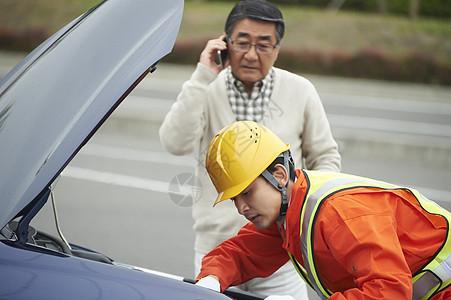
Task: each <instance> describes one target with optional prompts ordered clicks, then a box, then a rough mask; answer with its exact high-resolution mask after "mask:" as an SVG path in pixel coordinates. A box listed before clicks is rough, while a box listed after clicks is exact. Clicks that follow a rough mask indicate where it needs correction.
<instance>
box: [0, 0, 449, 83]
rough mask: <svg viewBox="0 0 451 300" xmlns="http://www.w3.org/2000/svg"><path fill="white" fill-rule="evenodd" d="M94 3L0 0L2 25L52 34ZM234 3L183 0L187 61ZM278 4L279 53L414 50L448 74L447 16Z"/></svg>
mask: <svg viewBox="0 0 451 300" xmlns="http://www.w3.org/2000/svg"><path fill="white" fill-rule="evenodd" d="M97 3H98V1H97V0H37V1H30V0H1V2H0V30H1V29H2V28H13V29H15V30H28V29H30V28H34V29H36V28H38V29H40V30H41V31H44V32H45V33H46V34H47V35H50V34H53V33H54V32H56V31H57V30H58V29H59V28H61V27H62V26H63V25H65V24H66V23H68V22H69V21H71V20H72V19H74V18H76V17H78V16H79V15H80V14H82V13H83V12H84V11H86V10H88V9H89V8H91V7H92V6H94V5H95V4H97ZM233 5H234V3H233V2H205V1H202V0H187V1H186V3H185V11H184V16H183V20H182V25H181V28H180V33H179V36H178V39H177V42H176V46H177V44H179V45H182V44H186V45H195V46H196V48H195V49H191V51H190V52H189V53H191V54H190V56H192V57H191V60H190V61H185V62H186V63H192V62H193V61H196V60H197V59H198V55H199V54H200V50H199V49H202V48H203V47H204V45H205V43H206V41H207V40H208V39H210V38H215V37H218V36H219V35H220V34H221V33H222V32H223V30H224V29H223V27H224V23H225V19H226V17H227V15H228V13H229V11H230V9H231V8H232V6H233ZM279 7H280V9H281V11H282V13H283V15H284V18H285V20H286V34H285V37H284V39H283V43H282V50H281V53H283V52H284V51H286V52H287V53H315V54H316V53H320V55H321V57H323V58H322V60H323V61H324V57H326V59H325V60H328V59H330V58H329V57H332V59H333V58H334V57H344V56H352V55H354V54H356V55H358V53H362V52H370V53H376V54H377V55H382V56H384V57H388V58H389V59H393V60H396V59H397V58H402V57H407V56H409V55H410V56H412V55H414V56H415V57H416V56H419V57H427V58H428V59H429V60H431V61H433V62H434V64H435V63H436V64H438V65H445V66H447V68H448V69H446V68H445V77H446V76H448V75H449V76H448V77H451V74H448V73H449V71H448V70H449V69H450V68H451V55H450V53H451V21H450V20H443V19H442V20H439V19H426V18H419V19H417V20H415V21H411V20H409V19H407V18H405V17H399V16H383V15H378V14H369V13H356V12H345V11H338V12H331V11H327V10H320V9H312V8H305V7H298V6H283V5H282V6H279ZM186 45H185V47H187V46H186ZM191 48H193V47H191ZM175 54H177V53H176V51H174V55H175ZM298 55H299V54H298Z"/></svg>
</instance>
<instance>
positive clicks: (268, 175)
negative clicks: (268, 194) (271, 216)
mask: <svg viewBox="0 0 451 300" xmlns="http://www.w3.org/2000/svg"><path fill="white" fill-rule="evenodd" d="M282 155H283V166H284V167H285V169H286V170H287V173H288V180H287V183H286V184H285V186H283V187H279V182H278V181H277V179H276V178H275V177H274V176H273V175H272V174H271V172H269V171H268V169H266V170H264V171H263V173H262V176H263V177H264V178H265V179H266V180H267V181H268V182H269V183H271V184H272V185H273V186H274V187H275V188H276V189H277V190H278V191H280V193H281V194H282V203H281V205H280V214H279V216H278V217H277V219H276V221H280V220H281V219H282V218H283V217H285V215H286V214H287V209H288V194H287V188H288V184H289V183H290V166H289V163H288V162H289V152H288V151H285V152H283V153H281V154H280V156H282Z"/></svg>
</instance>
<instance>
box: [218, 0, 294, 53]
mask: <svg viewBox="0 0 451 300" xmlns="http://www.w3.org/2000/svg"><path fill="white" fill-rule="evenodd" d="M243 19H253V20H258V21H264V22H271V23H274V24H275V25H276V38H277V44H279V43H280V41H281V40H282V38H283V35H284V33H285V23H284V21H283V16H282V13H281V12H280V10H279V9H278V8H277V7H276V6H275V5H274V4H272V3H269V2H268V1H266V0H245V1H240V2H238V3H237V4H236V5H235V6H234V7H233V8H232V10H231V11H230V14H229V16H228V17H227V20H226V23H225V33H226V34H227V36H230V35H231V34H232V32H233V30H234V29H235V24H236V23H237V22H239V21H241V20H243Z"/></svg>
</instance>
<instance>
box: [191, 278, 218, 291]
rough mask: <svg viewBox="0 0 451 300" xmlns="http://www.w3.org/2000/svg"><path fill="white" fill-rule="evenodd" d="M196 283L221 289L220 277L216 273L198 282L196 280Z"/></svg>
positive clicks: (208, 287)
mask: <svg viewBox="0 0 451 300" xmlns="http://www.w3.org/2000/svg"><path fill="white" fill-rule="evenodd" d="M196 285H198V286H201V287H204V288H207V289H210V290H213V291H216V292H220V291H221V285H220V284H219V280H218V277H216V276H214V275H209V276H207V277H204V278H202V279H200V280H199V281H198V282H196Z"/></svg>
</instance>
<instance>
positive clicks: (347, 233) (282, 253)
mask: <svg viewBox="0 0 451 300" xmlns="http://www.w3.org/2000/svg"><path fill="white" fill-rule="evenodd" d="M296 174H297V176H298V179H297V181H296V182H295V184H294V186H293V190H292V195H291V200H290V206H289V208H288V210H287V214H286V218H285V225H282V226H280V229H279V227H278V226H277V224H276V223H274V224H272V226H271V227H270V228H268V229H267V230H264V231H259V230H257V228H256V227H255V226H254V225H253V224H252V223H248V224H247V225H245V226H244V227H243V228H242V229H241V230H240V232H239V233H238V235H237V236H235V237H232V238H230V239H229V240H226V241H225V242H223V243H221V244H220V245H218V246H217V247H216V248H214V249H213V250H212V251H211V252H210V253H208V254H207V255H206V256H205V257H204V259H203V261H202V269H201V272H200V273H199V275H198V277H197V279H200V278H203V277H205V276H208V275H216V276H218V278H219V282H220V284H221V290H222V291H223V290H225V289H226V288H228V287H229V286H234V285H239V284H241V283H244V282H246V281H248V280H250V279H252V278H255V277H267V276H269V275H271V274H272V273H273V272H275V271H276V270H277V269H278V268H279V267H281V266H282V265H283V264H284V263H286V262H287V260H288V259H289V257H288V254H287V251H288V252H289V253H291V254H292V255H293V256H294V258H296V260H297V262H299V263H300V264H301V265H303V259H302V253H301V250H300V249H301V248H300V211H301V207H302V204H303V201H304V198H305V194H306V192H307V188H308V182H307V180H306V178H305V177H304V174H303V172H301V171H300V170H296ZM409 195H410V194H409V193H408V192H406V191H404V190H380V189H374V188H354V189H351V190H345V191H341V192H338V193H336V194H334V195H333V196H331V197H330V198H329V199H327V200H326V201H325V202H324V203H323V205H322V207H321V208H320V211H319V213H318V215H317V220H316V223H315V227H314V254H315V261H316V267H317V269H318V274H319V277H320V278H321V280H322V282H323V283H324V284H325V286H326V287H327V289H328V290H329V291H331V292H333V294H332V296H330V297H329V299H411V298H412V274H414V273H415V272H416V271H418V270H419V269H420V268H421V267H422V266H423V265H424V264H426V262H427V261H428V260H429V258H430V257H431V256H433V254H434V253H435V252H436V251H437V250H438V249H439V247H440V246H441V245H442V244H443V241H444V239H445V237H446V234H447V224H446V221H445V220H444V219H443V218H441V217H438V216H433V215H431V214H428V213H427V212H425V211H424V210H422V209H421V208H419V207H415V206H414V205H412V204H410V202H409V201H407V200H405V199H406V197H409ZM431 299H434V300H438V299H451V288H450V287H448V288H447V289H445V290H444V291H442V292H441V293H439V294H437V295H435V296H434V297H432V298H431Z"/></svg>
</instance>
